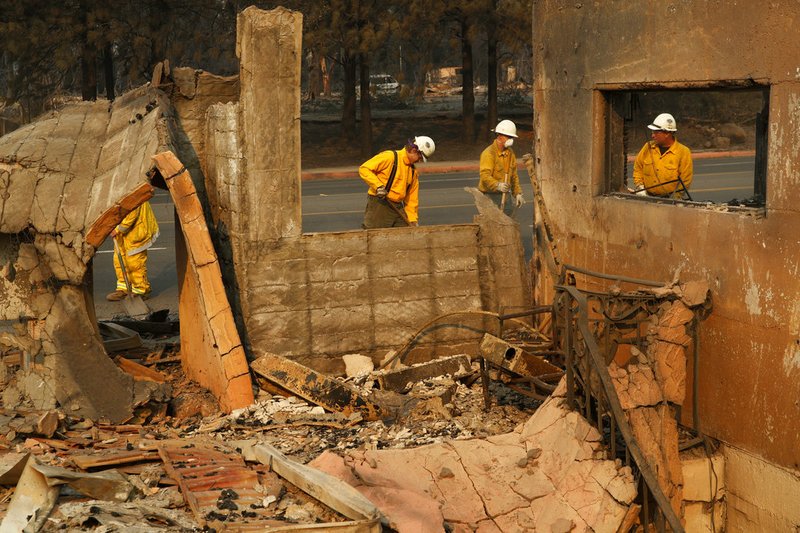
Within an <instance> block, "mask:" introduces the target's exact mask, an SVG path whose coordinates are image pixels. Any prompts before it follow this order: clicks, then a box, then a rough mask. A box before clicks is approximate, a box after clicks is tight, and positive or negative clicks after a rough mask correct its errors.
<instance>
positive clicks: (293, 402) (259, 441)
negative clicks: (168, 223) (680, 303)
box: [0, 335, 540, 531]
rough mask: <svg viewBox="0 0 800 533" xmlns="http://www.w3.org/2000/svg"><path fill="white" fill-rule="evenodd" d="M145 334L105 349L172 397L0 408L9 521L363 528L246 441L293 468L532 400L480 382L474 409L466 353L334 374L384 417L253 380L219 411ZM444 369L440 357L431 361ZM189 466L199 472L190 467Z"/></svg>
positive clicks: (459, 439) (512, 414)
mask: <svg viewBox="0 0 800 533" xmlns="http://www.w3.org/2000/svg"><path fill="white" fill-rule="evenodd" d="M148 337H149V336H148V335H144V345H143V346H135V347H133V348H131V349H130V351H129V352H126V351H124V350H121V351H119V352H116V353H114V354H111V355H112V357H116V358H117V360H118V364H119V365H120V367H121V368H122V369H123V370H125V371H127V372H130V373H131V374H132V375H134V376H135V379H137V380H142V381H147V382H150V383H154V382H155V381H161V380H162V379H163V380H164V381H165V383H163V384H159V385H160V386H162V387H164V388H165V390H167V391H172V397H171V398H167V397H163V398H162V400H164V401H161V402H155V401H150V402H148V403H144V404H142V405H139V406H138V407H137V408H136V409H135V412H134V416H133V417H132V418H131V419H130V420H128V421H126V423H124V424H116V425H111V424H104V423H101V422H99V421H92V420H88V419H83V418H78V417H72V416H69V414H65V413H63V412H60V411H56V410H47V411H35V412H34V411H28V412H18V411H2V412H0V451H1V452H0V453H2V458H3V460H2V461H0V482H1V483H2V484H3V486H4V487H3V488H2V489H0V520H9V519H10V518H13V519H14V520H16V521H15V522H14V523H15V524H17V522H19V523H21V524H22V523H27V522H26V521H29V520H30V519H31V518H30V515H34V516H36V517H39V518H38V519H36V520H35V521H36V523H37V525H38V526H39V527H41V528H42V530H48V529H59V528H68V529H69V528H73V529H81V530H90V529H94V528H97V529H98V530H111V529H114V528H117V529H119V528H124V529H125V530H130V531H145V530H147V531H151V530H157V529H164V530H180V529H187V528H192V527H197V528H201V527H203V526H206V527H212V528H215V527H217V528H218V527H234V526H237V527H256V526H257V527H262V528H264V529H265V530H266V529H267V528H269V527H278V526H281V527H288V526H291V525H292V524H296V525H300V524H310V523H319V522H326V523H327V522H336V523H342V524H351V523H352V524H354V525H352V526H348V527H352V528H354V529H353V531H356V530H359V531H370V530H371V529H370V528H374V527H376V524H377V522H376V520H377V518H376V517H365V518H363V519H362V520H353V519H352V518H350V517H348V516H345V515H342V514H341V513H337V512H336V511H334V510H332V509H330V508H329V507H328V506H326V505H325V504H323V503H320V501H319V500H318V499H317V498H315V497H311V496H309V495H307V494H305V493H304V492H302V491H301V490H299V489H298V488H297V487H296V486H295V485H293V484H292V483H289V482H287V481H285V480H282V479H280V478H279V477H278V476H276V475H275V474H274V473H273V472H271V471H270V469H269V467H267V466H265V465H262V464H261V463H260V462H259V460H258V458H257V457H256V456H255V454H254V452H253V450H254V447H256V448H257V447H258V446H264V445H266V446H271V447H272V448H273V449H274V450H275V453H279V454H282V455H285V456H287V458H288V459H287V461H294V462H296V463H292V464H297V465H299V466H302V464H304V463H307V462H309V461H311V460H313V459H315V458H317V457H319V456H320V454H322V453H323V452H324V451H326V450H328V451H331V450H333V451H336V452H337V453H339V454H347V453H352V454H356V455H357V454H362V455H363V454H368V453H374V452H376V451H378V450H404V449H414V450H416V449H419V447H420V446H426V445H439V446H448V447H451V448H452V447H454V446H468V445H467V444H466V443H482V442H488V440H486V439H493V438H502V437H496V436H498V435H504V434H505V435H509V434H514V433H513V431H514V428H517V427H522V425H521V424H523V423H525V422H526V421H527V420H528V419H529V418H530V416H531V414H532V413H533V412H534V411H535V410H536V408H537V407H538V406H539V404H540V402H539V401H538V400H535V399H533V398H530V397H527V396H524V395H522V394H519V393H517V392H515V391H513V390H511V389H509V388H507V387H506V386H505V384H504V383H503V382H502V381H500V380H496V381H491V382H490V397H491V398H492V402H491V406H490V407H489V409H488V410H487V409H485V406H484V395H483V388H482V386H481V383H480V381H479V380H477V379H475V377H476V374H475V372H474V371H475V370H476V369H477V363H473V366H474V367H475V368H474V369H473V368H466V369H465V368H460V370H459V372H458V374H457V375H456V376H450V375H443V376H433V377H430V378H428V379H424V380H421V381H418V382H416V383H414V384H413V385H410V386H408V387H406V388H405V390H404V391H403V393H402V394H400V393H397V392H392V391H381V390H377V389H373V387H374V386H375V385H376V384H377V382H378V377H377V375H375V377H372V378H370V374H369V373H361V374H360V375H359V376H355V377H351V378H345V379H341V378H340V379H339V380H338V381H340V382H342V383H343V384H347V386H348V387H351V388H352V389H353V390H356V391H358V392H359V393H360V394H362V395H364V396H365V397H369V398H372V399H374V400H375V401H378V400H380V402H381V405H392V406H393V408H394V409H395V410H396V413H397V414H398V418H396V419H395V420H393V421H382V420H375V421H367V420H365V419H364V417H363V416H362V415H361V413H359V412H353V413H350V414H349V415H345V414H342V413H332V412H329V411H326V410H324V409H323V408H322V407H320V406H318V405H313V404H310V403H307V402H306V401H305V400H303V399H301V398H298V397H296V396H285V395H282V394H273V393H272V392H266V391H264V390H261V391H259V395H258V400H257V402H256V403H255V404H253V405H252V406H250V407H248V408H245V409H240V410H237V411H234V412H233V413H231V414H230V415H225V414H220V411H219V408H218V406H217V405H216V403H215V402H216V400H215V399H214V397H213V395H211V394H209V393H208V391H205V390H204V389H202V388H200V387H197V386H196V385H193V384H191V382H189V381H188V380H186V377H185V376H184V374H183V370H182V368H181V366H180V365H179V364H177V363H178V361H179V359H180V358H179V357H178V356H177V351H178V350H179V349H180V346H179V345H178V344H176V343H175V338H174V337H169V338H166V339H164V342H162V343H158V342H155V343H154V342H153V341H152V340H150V339H149V338H148ZM464 360H466V359H464ZM449 366H450V365H449V364H447V363H446V362H445V363H443V365H442V368H449ZM461 366H463V365H461ZM433 368H438V366H436V365H434V367H433ZM495 377H498V376H495ZM387 395H388V396H387ZM387 398H388V399H387ZM167 400H168V401H167ZM390 400H391V401H390ZM454 443H462V444H454ZM469 446H472V445H469ZM474 446H479V445H478V444H474ZM214 454H216V455H220V454H222V455H224V456H225V457H229V458H230V461H232V462H231V464H233V463H235V467H231V466H230V465H228V466H226V465H223V464H222V463H219V457H217V456H216V455H214ZM212 455H214V457H211V456H212ZM523 455H524V454H523ZM212 459H213V460H212ZM518 459H519V458H517V457H516V456H515V458H514V461H517V460H518ZM26 464H27V465H28V466H26ZM226 464H227V463H226ZM187 468H188V470H187ZM193 468H194V469H197V468H199V469H202V470H203V472H202V476H198V475H197V472H199V470H193ZM26 471H28V472H29V473H28V474H25V475H27V476H28V477H31V476H33V477H34V478H35V480H34V482H33V484H31V483H30V482H28V483H26V484H25V486H26V487H28V488H27V489H25V490H28V491H32V493H31V494H22V495H21V496H15V495H16V494H17V493H20V494H21V489H20V487H21V485H17V484H18V482H19V479H20V475H21V474H24V473H25V472H26ZM215 472H216V474H215ZM237 472H238V474H237ZM214 475H216V476H222V477H220V480H219V482H214V483H212V485H214V486H213V488H209V486H208V483H207V481H208V479H211V478H208V479H205V478H206V477H208V476H214ZM197 478H199V479H197ZM223 478H224V480H223ZM251 485H252V486H251ZM106 489H108V490H106ZM42 491H44V492H42ZM223 492H224V494H223ZM335 492H336V493H341V490H336V491H335ZM123 493H124V495H123ZM409 495H410V494H409ZM22 496H25V497H24V498H23V497H22ZM17 500H18V501H17ZM111 500H116V501H114V502H113V503H112V502H111ZM122 502H124V503H122ZM437 505H438V504H437ZM51 506H52V511H50V512H48V511H49V509H50V507H51ZM379 507H380V506H379ZM435 508H436V505H433V506H432V507H431V509H435ZM15 509H18V511H16V512H15V513H14V516H16V518H14V516H12V511H14V510H15ZM384 520H385V521H387V523H388V520H389V519H388V518H385V519H384ZM10 523H11V522H9V524H10ZM442 524H443V522H441V521H440V522H439V529H438V530H439V531H441V530H442V529H441V527H443V526H442ZM17 525H18V524H17ZM8 527H11V526H10V525H9V526H8ZM14 527H16V526H14ZM431 527H433V526H431ZM34 529H36V528H34ZM400 530H401V531H402V530H404V529H403V528H401V529H400ZM376 531H377V530H376Z"/></svg>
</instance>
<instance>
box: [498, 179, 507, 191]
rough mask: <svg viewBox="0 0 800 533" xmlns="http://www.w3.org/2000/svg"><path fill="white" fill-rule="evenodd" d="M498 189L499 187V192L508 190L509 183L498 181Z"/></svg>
mask: <svg viewBox="0 0 800 533" xmlns="http://www.w3.org/2000/svg"><path fill="white" fill-rule="evenodd" d="M496 189H497V192H508V190H509V189H510V187H509V186H508V183H505V182H503V181H500V182H498V183H497V187H496Z"/></svg>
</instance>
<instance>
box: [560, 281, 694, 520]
mask: <svg viewBox="0 0 800 533" xmlns="http://www.w3.org/2000/svg"><path fill="white" fill-rule="evenodd" d="M558 288H559V289H561V290H564V291H566V292H567V293H569V295H570V296H571V297H572V299H574V300H575V302H576V303H577V304H578V317H577V326H578V329H579V330H580V332H581V335H582V336H583V342H584V344H585V346H586V348H587V349H588V350H589V356H590V361H591V363H592V366H593V367H594V370H595V372H597V376H598V378H599V379H600V383H601V385H602V388H603V389H604V390H603V392H604V393H605V398H606V401H607V402H608V405H609V408H610V409H611V413H612V416H614V417H615V418H616V419H617V425H618V426H619V430H620V433H622V437H623V438H624V440H625V444H626V449H627V451H628V452H629V453H630V454H631V456H632V457H633V459H634V461H635V462H636V465H637V467H638V470H639V472H640V474H641V476H642V479H643V480H644V481H645V484H646V485H647V488H648V489H649V490H650V492H651V493H652V495H653V498H654V499H655V502H656V504H658V507H659V508H660V509H661V511H662V512H663V513H664V516H665V518H666V520H667V522H668V523H669V526H670V528H672V531H674V532H675V533H683V531H684V529H683V525H682V524H681V521H680V518H679V517H678V516H677V515H676V514H675V510H674V509H673V508H672V505H671V504H670V501H669V499H668V498H667V497H666V495H665V494H664V492H663V491H662V490H661V486H660V485H659V484H658V479H657V478H656V476H655V474H654V473H653V470H652V468H651V466H650V463H649V462H648V461H647V458H646V457H645V456H644V453H642V450H641V448H640V447H639V443H638V441H637V440H636V437H634V435H633V431H632V430H631V427H630V425H629V424H628V420H627V418H626V417H625V412H624V411H623V410H622V406H621V405H620V402H619V397H618V396H617V393H616V390H615V389H614V385H613V383H611V377H610V376H609V374H608V372H607V369H606V368H605V365H604V364H603V362H602V359H601V355H600V350H599V348H598V346H597V342H596V341H595V339H594V337H593V336H592V335H591V332H590V331H589V326H588V320H587V319H588V311H587V304H586V298H585V297H584V296H583V295H582V294H581V293H580V291H579V290H578V289H577V288H576V287H573V286H569V285H566V286H563V285H562V286H559V287H558Z"/></svg>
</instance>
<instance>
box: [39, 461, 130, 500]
mask: <svg viewBox="0 0 800 533" xmlns="http://www.w3.org/2000/svg"><path fill="white" fill-rule="evenodd" d="M33 468H34V469H36V471H37V472H39V473H40V474H42V475H43V476H44V477H45V478H46V479H47V484H48V486H51V487H54V486H59V485H69V486H70V487H72V488H73V489H74V490H76V491H78V492H80V493H81V494H84V495H86V496H89V497H90V498H95V499H98V500H108V501H115V502H125V501H128V499H129V498H130V497H131V494H132V492H133V485H131V484H130V483H129V482H128V480H127V479H126V478H125V476H123V475H122V474H120V473H119V472H117V471H116V470H106V471H103V472H94V473H91V474H87V473H83V472H73V471H71V470H67V469H65V468H59V467H57V466H50V465H44V464H39V463H35V464H33Z"/></svg>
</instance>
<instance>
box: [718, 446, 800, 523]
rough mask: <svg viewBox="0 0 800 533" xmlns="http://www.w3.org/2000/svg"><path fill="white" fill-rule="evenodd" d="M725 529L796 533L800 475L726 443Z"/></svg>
mask: <svg viewBox="0 0 800 533" xmlns="http://www.w3.org/2000/svg"><path fill="white" fill-rule="evenodd" d="M723 453H724V455H725V488H726V500H727V520H726V523H725V531H727V532H728V533H740V532H741V533H746V532H751V531H775V532H779V531H780V532H786V533H794V532H796V531H798V528H800V503H799V502H800V475H798V472H797V470H794V469H787V468H782V467H780V466H777V465H775V464H774V463H771V462H769V461H765V460H764V459H763V458H761V457H758V456H757V455H754V454H752V453H750V452H747V451H745V450H743V449H741V448H737V447H735V446H727V445H726V446H723Z"/></svg>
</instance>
